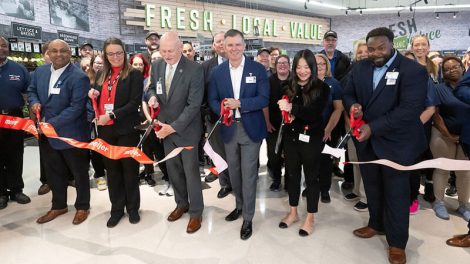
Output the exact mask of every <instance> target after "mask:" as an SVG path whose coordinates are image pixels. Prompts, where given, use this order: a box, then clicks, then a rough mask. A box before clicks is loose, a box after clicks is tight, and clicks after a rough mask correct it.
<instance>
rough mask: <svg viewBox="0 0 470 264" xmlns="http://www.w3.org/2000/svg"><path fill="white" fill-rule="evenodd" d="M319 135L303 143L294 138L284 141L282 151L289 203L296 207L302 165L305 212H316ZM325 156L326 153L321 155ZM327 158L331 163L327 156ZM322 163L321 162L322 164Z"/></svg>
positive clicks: (319, 152) (318, 188) (320, 148)
mask: <svg viewBox="0 0 470 264" xmlns="http://www.w3.org/2000/svg"><path fill="white" fill-rule="evenodd" d="M323 145H324V144H323V142H322V140H321V137H314V136H310V142H309V143H305V142H302V141H299V140H297V139H295V141H292V140H289V141H287V140H286V141H285V144H284V151H285V156H286V168H287V174H288V175H289V185H288V193H289V205H290V206H292V207H297V206H298V205H299V198H300V180H301V177H302V167H303V169H304V174H305V183H306V185H307V189H306V194H307V212H308V213H316V212H318V200H319V194H320V180H319V174H320V164H321V157H320V156H322V155H323V154H321V150H322V149H323ZM323 156H327V155H323ZM327 157H328V160H329V162H330V164H331V159H330V157H329V156H327ZM323 165H324V164H321V166H323ZM330 177H331V174H330Z"/></svg>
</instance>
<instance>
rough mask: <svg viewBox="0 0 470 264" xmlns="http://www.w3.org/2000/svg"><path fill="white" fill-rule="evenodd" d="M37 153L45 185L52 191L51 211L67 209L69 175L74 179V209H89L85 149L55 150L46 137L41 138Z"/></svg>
mask: <svg viewBox="0 0 470 264" xmlns="http://www.w3.org/2000/svg"><path fill="white" fill-rule="evenodd" d="M40 141H41V142H40V145H39V151H40V152H41V155H43V157H44V165H45V169H46V177H47V183H48V184H49V186H50V187H51V190H52V209H54V210H56V209H64V208H66V207H67V187H68V181H69V175H70V174H72V175H73V178H74V179H75V188H76V190H77V198H76V199H75V208H76V209H77V210H79V209H80V210H87V209H89V208H90V181H89V179H88V163H89V162H90V158H89V152H88V150H86V149H78V148H70V149H63V150H56V149H54V148H52V147H51V145H50V144H49V140H48V139H47V138H46V137H41V139H40Z"/></svg>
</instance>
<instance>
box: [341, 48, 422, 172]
mask: <svg viewBox="0 0 470 264" xmlns="http://www.w3.org/2000/svg"><path fill="white" fill-rule="evenodd" d="M395 52H397V51H395ZM373 71H374V65H373V64H372V62H371V61H369V60H363V61H360V62H357V64H356V65H355V66H354V68H353V69H352V73H351V76H350V79H349V81H348V83H347V85H346V87H345V88H344V93H343V103H344V106H345V109H346V110H347V111H349V109H350V108H351V105H353V104H354V103H358V104H360V105H361V106H362V111H363V113H364V116H363V119H364V120H365V122H366V123H367V124H369V126H370V128H371V130H372V135H371V137H370V138H369V140H366V141H365V142H361V143H359V142H357V141H356V140H355V139H354V141H355V143H356V148H357V151H358V152H359V151H362V150H364V149H365V148H366V146H367V144H371V146H372V149H373V150H374V152H375V155H376V156H377V157H378V158H380V159H389V160H393V161H397V162H399V163H401V164H403V165H407V164H411V163H414V162H415V161H416V158H417V157H418V156H419V155H420V154H421V153H422V152H423V151H425V150H426V148H427V143H426V138H425V134H424V127H423V125H422V123H421V121H420V119H419V116H420V114H421V113H422V111H423V110H424V108H425V107H424V104H425V99H426V92H427V83H428V74H427V72H426V69H425V68H424V67H422V66H420V65H419V64H418V63H416V62H415V61H412V60H409V59H406V58H405V57H403V56H402V55H401V54H400V53H398V54H397V56H396V58H395V60H394V61H393V63H392V64H391V65H390V67H389V68H388V70H387V72H393V71H395V72H398V78H397V80H396V82H395V84H392V85H387V84H386V75H387V73H385V74H384V76H383V77H382V79H381V80H380V82H379V84H378V85H377V88H376V89H375V90H373V84H372V82H373Z"/></svg>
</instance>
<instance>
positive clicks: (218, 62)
mask: <svg viewBox="0 0 470 264" xmlns="http://www.w3.org/2000/svg"><path fill="white" fill-rule="evenodd" d="M226 60H227V59H225V58H223V57H222V56H219V55H217V64H218V65H220V64H222V62H224V61H226Z"/></svg>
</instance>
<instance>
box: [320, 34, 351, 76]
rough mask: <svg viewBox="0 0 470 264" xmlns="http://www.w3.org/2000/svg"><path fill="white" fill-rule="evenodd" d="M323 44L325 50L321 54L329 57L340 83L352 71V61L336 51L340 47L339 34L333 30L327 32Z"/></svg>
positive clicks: (334, 73) (334, 74)
mask: <svg viewBox="0 0 470 264" xmlns="http://www.w3.org/2000/svg"><path fill="white" fill-rule="evenodd" d="M322 43H323V48H324V49H323V50H322V51H321V53H323V54H325V55H326V56H327V57H328V60H329V61H330V65H331V73H332V74H333V77H334V78H335V79H336V80H338V81H339V80H341V79H343V77H344V76H345V75H346V74H347V73H348V71H349V69H350V66H351V60H350V59H349V58H348V57H347V56H346V55H344V54H343V53H342V52H341V51H339V50H337V49H336V46H337V45H338V34H337V33H336V32H335V31H332V30H330V31H327V32H325V35H324V36H323V42H322Z"/></svg>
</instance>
